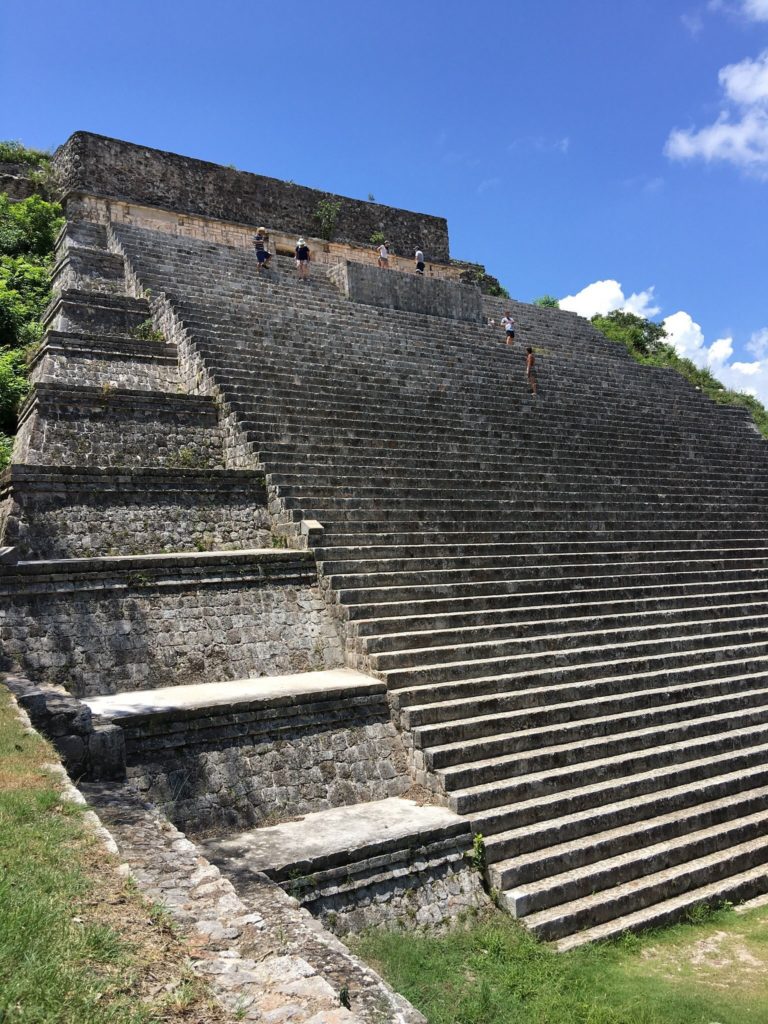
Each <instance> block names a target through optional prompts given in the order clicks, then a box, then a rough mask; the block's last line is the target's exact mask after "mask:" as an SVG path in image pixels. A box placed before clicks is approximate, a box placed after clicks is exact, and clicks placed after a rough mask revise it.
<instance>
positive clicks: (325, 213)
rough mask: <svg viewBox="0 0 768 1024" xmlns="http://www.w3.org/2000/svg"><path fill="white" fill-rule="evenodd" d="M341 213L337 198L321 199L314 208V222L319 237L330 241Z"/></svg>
mask: <svg viewBox="0 0 768 1024" xmlns="http://www.w3.org/2000/svg"><path fill="white" fill-rule="evenodd" d="M340 213H341V203H340V202H339V201H338V199H321V200H320V202H319V203H318V204H317V206H316V208H315V222H316V224H317V233H318V235H319V236H320V237H321V238H325V239H326V240H327V241H330V240H331V239H332V238H333V235H334V232H335V231H336V224H337V223H338V220H339V214H340Z"/></svg>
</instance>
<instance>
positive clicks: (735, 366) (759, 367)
mask: <svg viewBox="0 0 768 1024" xmlns="http://www.w3.org/2000/svg"><path fill="white" fill-rule="evenodd" d="M731 369H732V370H733V371H734V372H735V373H743V374H744V376H745V377H754V376H755V374H756V373H762V371H763V369H764V367H763V364H762V363H761V361H760V360H759V359H758V360H756V361H755V362H754V363H731Z"/></svg>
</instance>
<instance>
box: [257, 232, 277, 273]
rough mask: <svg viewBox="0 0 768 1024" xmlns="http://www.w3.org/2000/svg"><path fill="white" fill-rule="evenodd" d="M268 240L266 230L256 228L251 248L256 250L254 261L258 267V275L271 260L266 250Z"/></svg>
mask: <svg viewBox="0 0 768 1024" xmlns="http://www.w3.org/2000/svg"><path fill="white" fill-rule="evenodd" d="M268 240H269V235H268V234H267V229H266V228H257V230H256V237H255V238H254V240H253V247H254V249H255V250H256V261H257V262H258V265H259V273H261V271H262V270H264V268H265V267H267V268H268V267H269V261H270V260H271V259H272V253H271V252H270V251H269V249H268V248H267V242H268Z"/></svg>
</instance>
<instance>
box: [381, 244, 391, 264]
mask: <svg viewBox="0 0 768 1024" xmlns="http://www.w3.org/2000/svg"><path fill="white" fill-rule="evenodd" d="M379 266H380V267H382V268H385V269H386V268H387V267H388V266H389V242H382V243H381V245H380V246H379Z"/></svg>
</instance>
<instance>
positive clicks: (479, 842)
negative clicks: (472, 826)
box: [469, 832, 485, 873]
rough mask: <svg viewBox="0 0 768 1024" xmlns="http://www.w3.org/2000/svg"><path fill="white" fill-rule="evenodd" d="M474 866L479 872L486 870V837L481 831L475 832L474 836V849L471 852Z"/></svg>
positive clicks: (470, 856)
mask: <svg viewBox="0 0 768 1024" xmlns="http://www.w3.org/2000/svg"><path fill="white" fill-rule="evenodd" d="M469 859H470V861H471V862H472V867H473V868H476V869H477V870H478V871H479V872H481V873H482V872H483V871H485V839H484V838H483V835H482V833H481V832H475V834H474V836H473V838H472V849H471V851H470V853H469Z"/></svg>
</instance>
